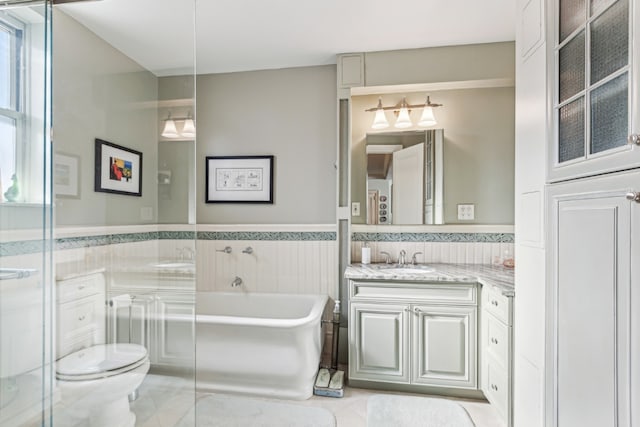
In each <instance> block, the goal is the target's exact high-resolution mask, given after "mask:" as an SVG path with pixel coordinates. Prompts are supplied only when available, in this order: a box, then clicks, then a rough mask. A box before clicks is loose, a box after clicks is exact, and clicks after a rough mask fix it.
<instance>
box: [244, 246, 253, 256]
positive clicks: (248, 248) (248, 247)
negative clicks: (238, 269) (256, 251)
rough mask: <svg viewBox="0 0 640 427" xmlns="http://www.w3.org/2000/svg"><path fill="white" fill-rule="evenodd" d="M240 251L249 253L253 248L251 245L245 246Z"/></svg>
mask: <svg viewBox="0 0 640 427" xmlns="http://www.w3.org/2000/svg"><path fill="white" fill-rule="evenodd" d="M242 253H243V254H249V255H251V254H252V253H253V248H252V247H251V246H247V247H246V248H244V249H243V250H242Z"/></svg>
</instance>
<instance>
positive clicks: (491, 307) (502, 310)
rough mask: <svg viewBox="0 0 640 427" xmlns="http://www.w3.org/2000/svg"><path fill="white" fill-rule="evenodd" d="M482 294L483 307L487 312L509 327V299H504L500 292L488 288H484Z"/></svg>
mask: <svg viewBox="0 0 640 427" xmlns="http://www.w3.org/2000/svg"><path fill="white" fill-rule="evenodd" d="M482 293H483V294H484V295H485V298H484V307H485V308H486V309H487V311H488V312H489V313H491V314H493V315H494V316H496V317H497V318H498V319H499V320H501V321H503V322H504V323H505V324H507V325H509V326H511V304H510V303H511V301H510V300H509V297H505V296H504V295H502V294H501V293H500V291H498V290H495V289H493V288H491V287H489V286H486V287H484V288H483V289H482Z"/></svg>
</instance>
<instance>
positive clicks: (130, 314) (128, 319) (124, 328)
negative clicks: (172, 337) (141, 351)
mask: <svg viewBox="0 0 640 427" xmlns="http://www.w3.org/2000/svg"><path fill="white" fill-rule="evenodd" d="M126 295H128V296H129V297H130V298H126ZM107 306H108V311H107V313H108V319H109V322H108V327H107V336H108V342H110V343H132V344H139V345H141V346H144V347H145V348H146V349H147V351H148V352H149V360H150V361H151V363H155V362H156V357H155V352H154V351H152V347H153V340H152V338H151V337H152V335H153V327H154V324H153V312H154V307H155V299H154V297H153V295H149V294H144V293H140V294H121V295H117V297H112V298H110V299H109V300H108V301H107Z"/></svg>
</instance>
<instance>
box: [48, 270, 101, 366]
mask: <svg viewBox="0 0 640 427" xmlns="http://www.w3.org/2000/svg"><path fill="white" fill-rule="evenodd" d="M56 296H57V303H58V304H57V312H56V316H57V322H56V326H57V330H56V339H57V343H56V344H57V346H56V349H57V353H56V356H57V358H60V357H63V356H66V355H67V354H70V353H73V352H74V351H77V350H80V349H82V348H85V347H88V346H91V345H93V344H99V343H104V341H105V327H104V324H105V322H104V319H105V307H104V298H105V279H104V274H103V273H102V272H96V273H90V274H86V275H82V276H76V277H72V278H68V279H64V280H58V282H57V286H56Z"/></svg>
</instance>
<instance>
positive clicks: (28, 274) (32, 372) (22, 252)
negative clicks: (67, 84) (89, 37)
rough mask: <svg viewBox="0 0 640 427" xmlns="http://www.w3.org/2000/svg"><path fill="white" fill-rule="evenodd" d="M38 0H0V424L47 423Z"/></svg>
mask: <svg viewBox="0 0 640 427" xmlns="http://www.w3.org/2000/svg"><path fill="white" fill-rule="evenodd" d="M49 24H50V9H49V8H48V7H47V6H46V4H45V1H29V2H25V1H14V2H12V1H11V0H9V1H8V2H7V1H5V2H2V5H0V425H2V426H5V425H6V426H17V425H50V423H51V412H50V408H51V404H52V401H53V399H54V396H53V380H52V370H51V366H52V354H51V337H52V333H51V328H52V323H51V315H52V312H51V300H52V282H51V262H50V260H51V253H52V251H51V249H52V239H51V231H52V228H51V217H52V211H51V203H50V201H51V197H50V180H49V179H48V177H49V172H50V168H49V166H48V165H49V163H50V160H51V158H50V141H49V131H48V129H49V127H50V108H49V101H50V97H49V91H50V85H49V81H50V80H49V78H48V77H49V70H48V64H49V61H48V59H49V57H50V55H49V52H50V48H49V41H50V37H49V34H50V25H49Z"/></svg>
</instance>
